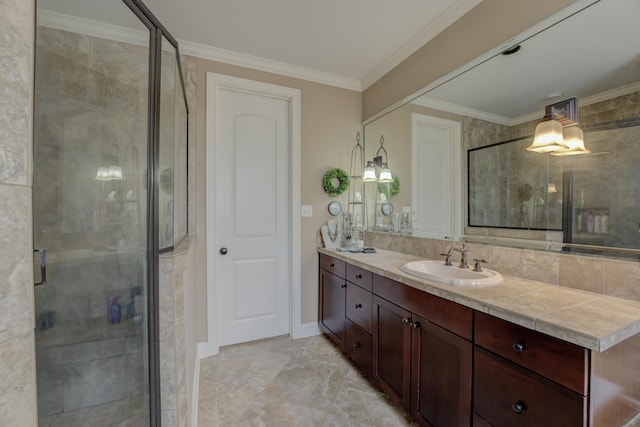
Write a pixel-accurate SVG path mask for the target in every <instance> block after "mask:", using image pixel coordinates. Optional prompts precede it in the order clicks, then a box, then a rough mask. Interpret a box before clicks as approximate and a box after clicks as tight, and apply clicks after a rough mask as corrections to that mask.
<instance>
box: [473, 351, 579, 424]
mask: <svg viewBox="0 0 640 427" xmlns="http://www.w3.org/2000/svg"><path fill="white" fill-rule="evenodd" d="M474 357H475V366H474V413H476V414H477V415H478V416H479V417H481V418H482V419H483V420H486V421H487V422H488V423H489V424H490V425H494V426H522V427H527V426H531V427H540V426H563V427H571V426H576V427H578V426H586V425H587V421H588V416H587V403H586V399H587V398H586V397H584V396H582V395H580V394H579V393H575V392H573V391H571V390H569V389H566V388H564V387H562V386H559V385H558V384H556V383H554V382H551V381H549V380H547V379H545V378H543V377H541V376H539V375H536V374H534V373H532V372H530V371H528V370H526V369H523V368H521V367H519V366H517V365H515V364H513V363H511V362H509V361H507V360H505V359H503V358H501V357H499V356H496V355H495V354H492V353H489V352H488V351H485V350H483V349H481V348H479V347H477V346H476V348H475V356H474ZM480 425H482V424H480Z"/></svg>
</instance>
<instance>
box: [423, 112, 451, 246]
mask: <svg viewBox="0 0 640 427" xmlns="http://www.w3.org/2000/svg"><path fill="white" fill-rule="evenodd" d="M412 122H413V126H412V127H413V130H412V139H413V141H412V151H413V157H412V183H413V194H412V199H413V200H412V204H413V206H414V209H415V220H414V224H413V228H414V231H415V234H417V235H420V236H424V237H431V238H438V239H443V238H444V239H457V237H458V236H459V235H460V234H461V233H462V214H461V211H462V204H461V193H462V189H461V179H460V176H461V162H462V159H461V125H460V123H459V122H455V121H452V120H445V119H440V118H437V117H431V116H425V115H422V114H417V113H414V114H413V116H412Z"/></svg>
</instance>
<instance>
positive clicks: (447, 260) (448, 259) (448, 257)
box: [440, 251, 452, 265]
mask: <svg viewBox="0 0 640 427" xmlns="http://www.w3.org/2000/svg"><path fill="white" fill-rule="evenodd" d="M449 252H451V251H449ZM440 255H442V256H443V257H445V259H444V265H452V264H451V254H450V253H446V254H445V253H442V254H440Z"/></svg>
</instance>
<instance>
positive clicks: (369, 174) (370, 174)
mask: <svg viewBox="0 0 640 427" xmlns="http://www.w3.org/2000/svg"><path fill="white" fill-rule="evenodd" d="M377 180H378V178H376V170H375V168H374V167H373V162H372V161H371V160H369V161H368V162H367V167H366V168H364V171H363V172H362V181H364V182H373V181H377Z"/></svg>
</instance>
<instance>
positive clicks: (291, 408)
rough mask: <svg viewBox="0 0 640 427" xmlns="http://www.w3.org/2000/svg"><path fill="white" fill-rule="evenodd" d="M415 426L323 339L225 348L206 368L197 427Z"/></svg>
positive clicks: (202, 371)
mask: <svg viewBox="0 0 640 427" xmlns="http://www.w3.org/2000/svg"><path fill="white" fill-rule="evenodd" d="M217 426H233V427H238V426H265V427H268V426H278V427H281V426H288V427H296V426H312V427H316V426H349V427H356V426H380V427H383V426H384V427H391V426H394V427H395V426H398V427H402V426H417V424H415V423H413V422H412V421H411V420H410V419H409V417H408V416H407V415H406V414H405V412H404V411H403V410H402V409H400V408H399V407H397V406H396V405H394V404H393V403H392V402H390V401H389V400H388V399H387V398H386V396H385V395H384V394H383V393H382V392H380V391H379V390H378V389H377V388H375V387H374V386H373V385H371V383H369V381H368V380H367V379H365V378H364V377H363V376H362V375H360V373H359V372H358V371H357V369H356V368H355V367H354V366H353V365H352V364H351V363H350V362H349V361H348V360H347V359H346V358H345V357H343V356H342V355H341V354H340V352H339V350H338V349H337V348H336V347H335V346H333V344H331V342H329V340H328V339H327V338H325V337H324V336H317V337H311V338H304V339H299V340H291V339H290V338H289V337H278V338H272V339H269V340H264V341H257V342H253V343H247V344H238V345H234V346H229V347H224V348H222V349H221V350H220V353H219V354H218V355H217V356H214V357H210V358H208V359H205V360H202V361H201V364H200V390H199V402H198V427H217Z"/></svg>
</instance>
